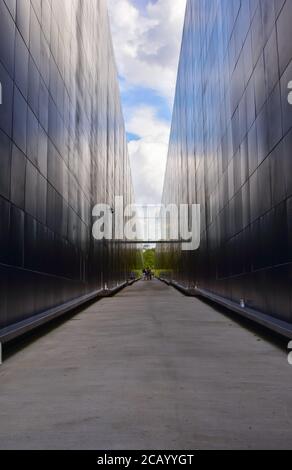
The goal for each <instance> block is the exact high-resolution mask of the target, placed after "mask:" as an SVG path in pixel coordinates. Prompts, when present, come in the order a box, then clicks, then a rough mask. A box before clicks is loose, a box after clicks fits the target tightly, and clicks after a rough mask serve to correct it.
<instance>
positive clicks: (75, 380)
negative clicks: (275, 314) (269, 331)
mask: <svg viewBox="0 0 292 470" xmlns="http://www.w3.org/2000/svg"><path fill="white" fill-rule="evenodd" d="M291 405H292V367H291V366H289V364H288V361H287V354H286V351H284V350H280V349H279V348H278V347H277V346H276V345H275V344H273V343H271V342H269V341H267V340H265V339H262V338H261V337H259V336H258V335H257V334H255V333H254V332H252V331H250V330H248V329H246V328H244V327H242V326H240V325H238V323H236V322H234V321H233V320H232V319H230V318H228V317H226V316H224V315H222V314H220V313H218V311H216V310H215V309H213V308H212V307H210V306H209V305H207V304H205V303H203V302H202V301H200V300H198V299H195V298H191V297H184V296H183V295H182V294H180V293H179V292H177V291H176V290H174V289H173V288H171V287H168V286H166V285H164V284H162V283H159V282H158V281H153V282H139V283H138V284H135V285H133V286H132V287H129V288H128V289H126V290H125V291H123V292H121V293H119V294H118V295H117V296H116V297H114V298H108V299H103V300H101V301H100V302H97V303H95V304H93V305H91V306H90V307H88V308H86V309H84V310H83V311H82V312H80V313H79V314H78V315H77V316H75V317H73V318H71V319H70V320H68V321H67V322H66V323H64V324H62V325H60V326H59V327H58V328H56V329H54V330H53V331H51V332H50V333H48V334H47V335H45V336H42V337H40V338H38V339H37V340H36V341H34V342H33V343H31V344H28V345H27V346H26V347H24V348H23V349H21V350H19V351H18V352H17V353H16V354H14V355H12V356H11V357H9V358H8V359H7V360H6V361H5V362H4V364H3V365H2V366H1V367H0V449H95V450H96V449H99V450H103V449H143V450H147V449H166V450H169V449H186V450H194V449H258V448H260V449H282V448H286V449H287V448H288V449H292V406H291Z"/></svg>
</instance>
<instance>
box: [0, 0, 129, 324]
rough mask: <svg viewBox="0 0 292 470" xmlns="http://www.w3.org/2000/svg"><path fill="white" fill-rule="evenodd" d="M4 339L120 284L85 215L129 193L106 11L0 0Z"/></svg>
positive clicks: (122, 271) (0, 319)
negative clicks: (14, 328) (21, 325)
mask: <svg viewBox="0 0 292 470" xmlns="http://www.w3.org/2000/svg"><path fill="white" fill-rule="evenodd" d="M0 82H1V84H2V91H3V104H2V105H1V106H0V164H1V169H0V219H1V227H0V328H4V327H7V326H10V325H11V324H13V323H16V322H19V321H22V320H25V319H27V318H29V317H31V316H33V315H36V314H38V313H40V312H42V311H45V310H47V309H50V308H52V307H55V306H58V305H61V304H63V303H66V302H68V301H70V300H72V299H75V298H78V297H81V296H84V295H86V294H90V293H91V292H95V291H97V290H99V289H102V288H103V287H104V285H105V283H107V285H108V287H109V288H111V287H116V286H117V284H118V283H123V282H124V281H125V280H126V279H127V277H128V271H129V269H130V265H129V263H130V259H132V258H131V256H133V253H132V251H133V250H132V248H131V247H127V248H123V247H121V246H113V247H111V248H106V247H105V246H104V244H103V243H98V242H94V241H93V239H92V237H91V229H92V219H91V212H92V208H93V206H94V205H95V204H97V203H107V202H108V203H110V204H113V200H114V196H115V195H124V196H125V199H126V202H130V201H132V198H133V191H132V182H131V177H130V169H129V168H130V167H129V161H128V154H127V146H126V138H125V131H124V122H123V116H122V112H121V105H120V97H119V89H118V82H117V71H116V68H115V62H114V57H113V48H112V42H111V35H110V28H109V22H108V15H107V8H106V2H105V0H98V1H97V0H86V1H83V0H65V1H64V0H42V1H40V0H0Z"/></svg>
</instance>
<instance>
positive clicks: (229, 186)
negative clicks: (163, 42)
mask: <svg viewBox="0 0 292 470" xmlns="http://www.w3.org/2000/svg"><path fill="white" fill-rule="evenodd" d="M291 21H292V0H212V1H209V0H189V1H188V3H187V12H186V19H185V27H184V34H183V43H182V51H181V57H180V65H179V71H178V80H177V90H176V98H175V106H174V113H173V122H172V131H171V138H170V147H169V155H168V163H167V169H166V176H165V185H164V195H163V201H164V202H165V203H170V202H173V203H178V204H180V203H181V202H189V203H198V204H201V224H202V232H201V247H200V249H199V251H198V252H196V253H181V251H180V249H179V248H178V247H177V248H175V247H165V248H161V252H160V265H161V267H162V269H165V271H166V275H168V276H170V277H172V278H173V279H174V280H176V281H178V282H179V283H180V284H183V285H184V286H186V287H194V286H197V287H199V288H201V289H204V290H207V291H209V292H212V293H214V294H217V295H220V296H222V297H225V298H227V299H229V300H232V301H234V302H236V303H239V302H240V299H245V302H246V305H247V306H248V307H251V308H254V309H256V310H259V311H261V312H264V313H267V314H269V315H272V316H275V317H277V318H280V319H283V320H286V321H288V322H292V308H291V266H292V265H291V174H292V173H291V165H292V163H291V162H292V158H291V156H292V106H291V105H289V104H288V99H287V98H288V82H289V81H291V80H292V41H291ZM186 181H187V184H186Z"/></svg>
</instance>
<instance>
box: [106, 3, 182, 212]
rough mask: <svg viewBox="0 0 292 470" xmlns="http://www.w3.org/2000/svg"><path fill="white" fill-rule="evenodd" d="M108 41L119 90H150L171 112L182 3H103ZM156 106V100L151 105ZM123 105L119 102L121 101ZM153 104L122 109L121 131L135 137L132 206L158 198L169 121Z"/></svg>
mask: <svg viewBox="0 0 292 470" xmlns="http://www.w3.org/2000/svg"><path fill="white" fill-rule="evenodd" d="M108 5H109V13H110V20H111V29H112V35H113V43H114V49H115V55H116V61H117V66H118V70H119V74H120V76H121V77H122V88H123V89H122V91H123V92H125V91H127V92H128V93H130V91H131V89H134V88H137V87H141V88H143V89H145V88H147V89H150V90H152V91H154V92H155V93H156V94H157V96H159V97H160V106H161V98H163V99H164V101H165V108H168V109H169V108H172V103H173V98H174V92H175V84H176V76H177V68H178V59H179V51H180V45H181V35H182V28H183V20H184V13H185V6H186V0H175V1H174V0H157V1H156V2H155V3H152V2H151V1H150V0H149V2H148V4H147V5H146V8H143V10H139V9H138V8H137V7H136V6H135V0H108ZM157 103H158V102H157ZM124 104H125V103H124ZM158 111H159V105H158V104H157V106H156V107H155V102H153V98H152V100H151V101H150V102H149V106H145V103H143V105H142V104H141V103H136V104H134V105H132V108H131V109H127V119H126V129H127V132H129V133H133V134H135V135H137V136H138V137H139V140H135V141H132V142H130V143H129V154H130V160H131V167H132V175H133V182H134V188H135V194H136V201H137V202H138V203H143V204H145V203H154V204H157V203H159V202H160V200H161V195H162V189H163V180H164V173H165V166H166V159H167V150H168V140H169V131H170V122H167V121H164V120H162V119H160V118H159V117H158Z"/></svg>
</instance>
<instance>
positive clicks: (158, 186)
mask: <svg viewBox="0 0 292 470" xmlns="http://www.w3.org/2000/svg"><path fill="white" fill-rule="evenodd" d="M127 128H128V131H129V132H132V133H133V134H137V135H139V136H140V139H139V140H137V141H132V142H130V143H129V154H130V160H131V167H132V174H133V181H134V190H135V195H136V202H137V203H140V204H146V203H149V204H159V203H160V201H161V194H162V189H163V179H164V172H165V165H166V158H167V150H168V140H169V124H168V123H167V122H165V121H162V120H160V119H158V118H157V116H156V114H155V109H154V108H150V107H144V106H143V107H139V108H137V109H136V111H135V112H134V114H133V115H132V117H131V118H130V120H129V121H128V124H127Z"/></svg>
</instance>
